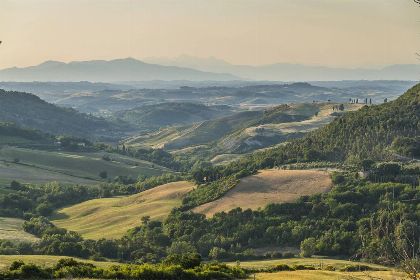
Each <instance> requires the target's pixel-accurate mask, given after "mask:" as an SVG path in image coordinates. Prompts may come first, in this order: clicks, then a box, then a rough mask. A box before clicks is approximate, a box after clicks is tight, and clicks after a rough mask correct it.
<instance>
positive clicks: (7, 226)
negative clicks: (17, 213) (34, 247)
mask: <svg viewBox="0 0 420 280" xmlns="http://www.w3.org/2000/svg"><path fill="white" fill-rule="evenodd" d="M23 222H24V220H22V219H16V218H5V217H0V240H11V241H25V242H33V241H37V240H38V238H37V237H35V236H33V235H32V234H29V233H27V232H25V231H24V230H23V228H22V225H23Z"/></svg>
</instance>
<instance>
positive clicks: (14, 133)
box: [0, 122, 55, 146]
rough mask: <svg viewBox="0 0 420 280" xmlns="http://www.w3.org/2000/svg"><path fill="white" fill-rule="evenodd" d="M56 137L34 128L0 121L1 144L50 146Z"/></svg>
mask: <svg viewBox="0 0 420 280" xmlns="http://www.w3.org/2000/svg"><path fill="white" fill-rule="evenodd" d="M54 140H55V139H54V137H52V136H51V135H48V134H45V133H42V132H40V131H37V130H33V129H24V128H21V127H19V126H17V125H15V124H13V123H8V122H0V145H19V146H22V145H24V146H49V145H52V144H53V143H54Z"/></svg>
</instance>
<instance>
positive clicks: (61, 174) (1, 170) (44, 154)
mask: <svg viewBox="0 0 420 280" xmlns="http://www.w3.org/2000/svg"><path fill="white" fill-rule="evenodd" d="M104 154H105V153H103V152H102V153H100V152H97V153H69V152H55V151H54V152H53V151H40V150H32V149H23V148H15V147H8V146H5V147H2V148H1V149H0V184H7V183H10V181H12V180H17V181H21V182H24V183H42V182H49V181H60V182H62V183H74V184H97V183H98V182H99V181H100V180H101V178H100V177H99V173H100V172H101V171H106V172H107V173H108V178H111V179H112V178H114V177H115V176H131V177H133V178H137V177H138V176H139V175H145V176H154V175H160V174H162V173H164V172H169V170H168V169H166V168H164V167H161V166H157V165H154V164H152V163H150V162H146V161H142V160H138V159H133V158H130V157H126V156H122V155H118V154H107V155H108V157H109V158H110V160H108V161H107V160H104V159H103V158H102V157H103V156H104Z"/></svg>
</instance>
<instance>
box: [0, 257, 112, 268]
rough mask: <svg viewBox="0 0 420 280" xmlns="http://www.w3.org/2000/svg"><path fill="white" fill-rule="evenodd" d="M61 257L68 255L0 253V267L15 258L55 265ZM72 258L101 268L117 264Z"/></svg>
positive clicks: (15, 259)
mask: <svg viewBox="0 0 420 280" xmlns="http://www.w3.org/2000/svg"><path fill="white" fill-rule="evenodd" d="M62 258H68V257H65V256H47V255H45V256H44V255H7V256H5V255H0V269H5V268H7V267H8V266H10V264H11V263H12V262H13V261H17V260H22V261H24V262H25V263H33V264H37V265H41V266H46V267H50V266H53V265H55V264H56V263H57V262H58V260H60V259H62ZM72 258H73V259H75V260H77V261H81V262H86V263H91V264H94V265H96V266H98V267H103V268H105V267H109V266H111V265H116V264H118V263H116V262H99V261H91V260H84V259H79V258H74V257H72Z"/></svg>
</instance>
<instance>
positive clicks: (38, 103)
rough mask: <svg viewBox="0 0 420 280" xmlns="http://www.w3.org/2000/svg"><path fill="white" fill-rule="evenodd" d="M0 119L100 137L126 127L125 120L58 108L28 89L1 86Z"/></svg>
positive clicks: (106, 136) (57, 131) (113, 133)
mask: <svg viewBox="0 0 420 280" xmlns="http://www.w3.org/2000/svg"><path fill="white" fill-rule="evenodd" d="M0 121H2V122H12V123H15V124H16V125H18V126H20V127H22V128H29V129H37V130H40V131H43V132H48V133H51V134H55V135H71V136H78V137H88V138H92V137H100V138H102V139H112V138H113V137H116V136H117V135H121V134H122V133H124V129H125V128H127V127H126V126H124V123H121V124H119V125H116V124H112V123H110V122H108V121H106V120H104V119H101V118H97V117H93V116H90V115H87V114H82V113H79V112H77V111H75V110H73V109H65V108H61V107H58V106H56V105H53V104H50V103H47V102H45V101H43V100H41V99H40V98H39V97H37V96H35V95H32V94H29V93H23V92H9V91H4V90H0Z"/></svg>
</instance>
